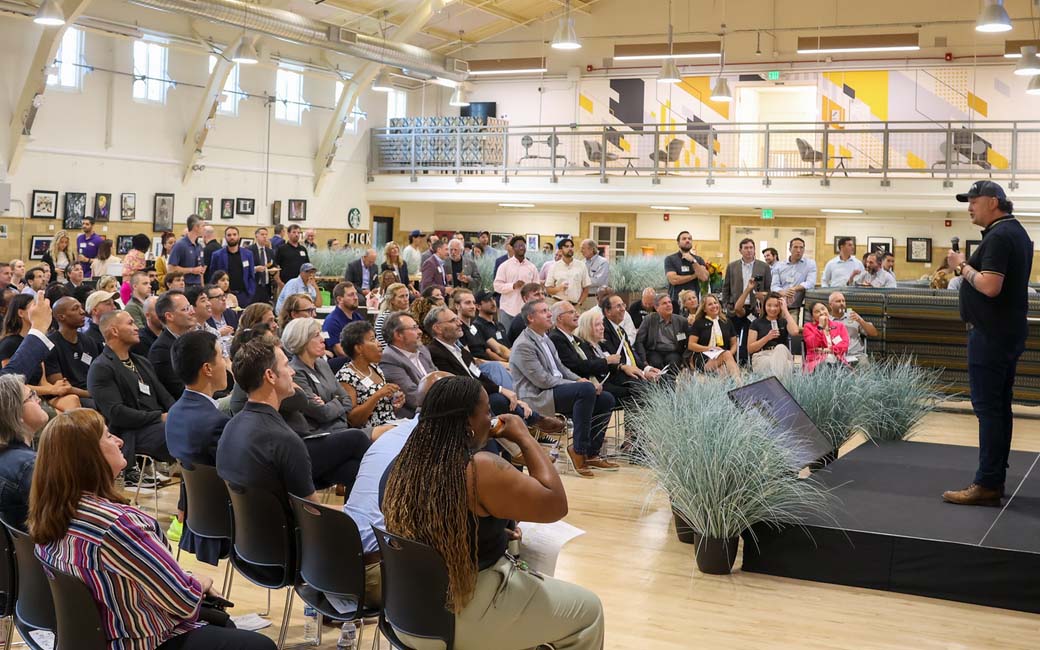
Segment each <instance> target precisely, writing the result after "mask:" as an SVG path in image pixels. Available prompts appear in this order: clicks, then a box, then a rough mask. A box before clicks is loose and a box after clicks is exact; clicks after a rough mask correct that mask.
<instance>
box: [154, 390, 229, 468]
mask: <svg viewBox="0 0 1040 650" xmlns="http://www.w3.org/2000/svg"><path fill="white" fill-rule="evenodd" d="M230 421H231V418H229V417H228V416H227V415H225V414H224V413H223V412H221V411H220V409H218V408H217V407H216V406H214V405H213V403H212V402H211V401H210V400H208V399H207V398H206V396H205V395H202V394H200V393H196V392H193V391H190V390H186V391H184V393H183V394H182V395H181V398H180V399H179V400H177V401H176V403H174V405H173V406H171V407H170V411H169V414H168V415H167V416H166V448H167V449H169V450H170V455H171V456H173V457H174V458H176V459H177V460H179V461H181V462H187V463H191V464H195V463H200V464H202V465H214V466H216V464H217V441H218V440H220V434H222V433H224V426H225V425H226V424H227V423H228V422H230Z"/></svg>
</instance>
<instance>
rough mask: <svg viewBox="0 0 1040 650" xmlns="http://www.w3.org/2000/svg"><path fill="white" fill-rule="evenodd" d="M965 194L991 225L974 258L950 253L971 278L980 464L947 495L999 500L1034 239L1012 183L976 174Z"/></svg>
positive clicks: (967, 304) (972, 378)
mask: <svg viewBox="0 0 1040 650" xmlns="http://www.w3.org/2000/svg"><path fill="white" fill-rule="evenodd" d="M957 200H958V201H960V202H961V203H967V204H968V214H969V215H970V216H971V222H972V223H973V224H975V225H976V226H980V227H981V228H982V229H983V230H982V243H981V244H979V246H978V247H977V248H976V249H975V251H974V252H973V253H972V255H971V258H970V259H968V260H965V259H964V255H963V254H962V253H960V252H959V251H952V250H951V251H950V252H949V253H947V256H946V260H947V263H948V264H949V266H950V268H953V269H955V270H956V273H957V274H958V275H960V276H961V277H962V278H964V281H963V282H962V283H961V286H960V307H961V319H962V320H963V321H964V323H965V325H966V327H967V328H968V383H969V385H970V387H971V405H972V408H973V409H974V411H975V417H977V418H978V420H979V468H978V471H977V472H976V473H975V480H974V481H973V482H972V483H971V485H969V486H968V487H967V488H965V489H963V490H951V491H949V492H944V493H943V500H944V501H946V502H948V503H956V504H959V505H976V506H998V507H999V506H1000V500H1001V498H1002V497H1003V496H1004V480H1005V476H1006V472H1007V466H1008V465H1007V463H1008V455H1009V454H1010V453H1011V429H1012V425H1013V423H1014V416H1013V415H1012V413H1011V393H1012V389H1013V388H1014V385H1015V366H1016V365H1017V364H1018V357H1019V356H1021V354H1022V351H1023V350H1024V349H1025V342H1026V335H1027V333H1028V326H1027V324H1026V312H1027V311H1028V310H1029V299H1028V297H1027V288H1028V285H1029V274H1030V272H1031V271H1032V267H1033V242H1032V241H1030V239H1029V235H1028V233H1026V230H1025V228H1023V227H1022V224H1021V223H1019V222H1018V220H1017V219H1015V218H1014V217H1013V216H1012V214H1011V211H1012V209H1013V207H1014V206H1013V205H1012V204H1011V201H1009V200H1008V198H1007V195H1006V194H1005V193H1004V188H1002V187H1001V186H1000V185H998V184H996V183H994V182H993V181H978V182H976V183H975V184H973V185H972V186H971V189H969V190H968V191H967V192H966V193H964V194H958V195H957Z"/></svg>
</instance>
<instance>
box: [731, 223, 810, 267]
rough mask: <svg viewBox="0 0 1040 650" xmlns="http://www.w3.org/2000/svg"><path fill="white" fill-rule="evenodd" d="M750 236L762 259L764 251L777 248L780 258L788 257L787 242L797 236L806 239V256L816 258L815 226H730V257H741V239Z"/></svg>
mask: <svg viewBox="0 0 1040 650" xmlns="http://www.w3.org/2000/svg"><path fill="white" fill-rule="evenodd" d="M748 237H750V238H751V239H753V240H755V252H756V253H757V255H758V258H759V259H762V251H763V250H765V249H767V248H775V249H776V250H777V252H778V253H779V254H780V255H779V259H782V260H786V259H787V243H788V242H790V241H791V240H792V239H793V238H795V237H801V238H802V239H804V240H805V255H804V256H805V257H808V258H809V259H814V260H815V259H816V229H815V228H778V227H773V226H730V232H729V249H730V253H729V255H730V256H729V259H731V260H737V259H740V241H741V240H742V239H746V238H748Z"/></svg>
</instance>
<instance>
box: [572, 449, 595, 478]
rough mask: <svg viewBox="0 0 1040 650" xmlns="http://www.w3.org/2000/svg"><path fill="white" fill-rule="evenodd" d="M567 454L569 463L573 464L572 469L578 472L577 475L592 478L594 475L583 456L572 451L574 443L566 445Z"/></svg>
mask: <svg viewBox="0 0 1040 650" xmlns="http://www.w3.org/2000/svg"><path fill="white" fill-rule="evenodd" d="M567 455H568V456H570V459H571V464H573V465H574V471H575V472H577V473H578V476H581V477H582V478H592V477H593V476H595V475H594V474H593V473H592V470H591V469H589V468H588V466H587V465H586V464H585V456H583V455H581V454H579V453H578V452H576V451H574V445H569V446H568V447H567Z"/></svg>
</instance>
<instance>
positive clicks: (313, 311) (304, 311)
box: [293, 307, 318, 316]
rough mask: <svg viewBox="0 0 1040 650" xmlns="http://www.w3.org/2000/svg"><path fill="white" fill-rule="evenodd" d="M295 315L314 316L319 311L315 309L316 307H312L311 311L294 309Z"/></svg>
mask: <svg viewBox="0 0 1040 650" xmlns="http://www.w3.org/2000/svg"><path fill="white" fill-rule="evenodd" d="M293 313H294V314H310V315H311V316H313V315H314V314H317V313H318V310H317V309H316V308H314V307H311V308H309V309H294V310H293Z"/></svg>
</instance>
